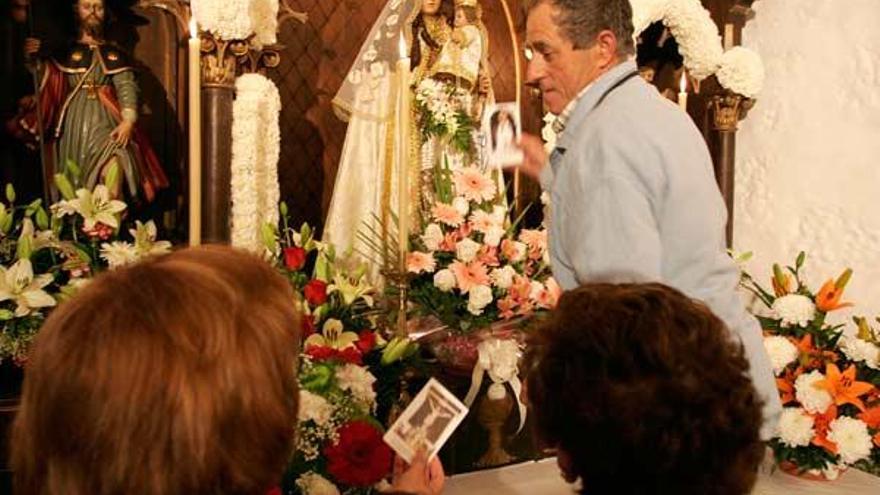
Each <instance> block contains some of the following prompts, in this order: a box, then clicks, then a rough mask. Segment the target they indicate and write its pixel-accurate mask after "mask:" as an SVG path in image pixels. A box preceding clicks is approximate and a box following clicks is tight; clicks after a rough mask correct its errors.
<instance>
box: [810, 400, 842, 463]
mask: <svg viewBox="0 0 880 495" xmlns="http://www.w3.org/2000/svg"><path fill="white" fill-rule="evenodd" d="M835 419H837V406H835V405H834V404H831V405H830V406H828V409H826V410H825V412H824V413H822V414H815V415H813V420H814V421H813V428H814V429H815V431H816V436H814V437H813V441H812V443H813V445H815V446H817V447H822V448H823V449H825V450H827V451H828V452H831V453H832V454H837V444H836V443H834V442H832V441H831V440H828V429H829V428H830V427H831V422H832V421H834V420H835Z"/></svg>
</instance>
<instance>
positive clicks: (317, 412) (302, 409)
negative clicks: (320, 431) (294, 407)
mask: <svg viewBox="0 0 880 495" xmlns="http://www.w3.org/2000/svg"><path fill="white" fill-rule="evenodd" d="M332 416H333V406H332V405H331V404H330V403H329V402H327V400H326V399H324V398H323V397H321V396H320V395H316V394H313V393H311V392H309V391H308V390H305V389H301V390H300V391H299V411H298V413H297V419H298V420H299V422H300V423H304V422H306V421H312V422H314V423H315V424H316V425H318V426H323V425H326V424H327V423H328V422H329V421H330V418H331V417H332Z"/></svg>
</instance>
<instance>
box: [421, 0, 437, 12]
mask: <svg viewBox="0 0 880 495" xmlns="http://www.w3.org/2000/svg"><path fill="white" fill-rule="evenodd" d="M440 1H441V0H422V13H423V14H427V15H435V14H436V13H437V11H439V10H440Z"/></svg>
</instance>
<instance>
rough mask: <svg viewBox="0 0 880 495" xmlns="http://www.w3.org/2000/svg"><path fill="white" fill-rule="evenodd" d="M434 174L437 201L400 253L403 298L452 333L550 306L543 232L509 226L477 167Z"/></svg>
mask: <svg viewBox="0 0 880 495" xmlns="http://www.w3.org/2000/svg"><path fill="white" fill-rule="evenodd" d="M435 177H436V179H435V181H436V183H437V184H436V198H437V201H436V203H435V204H434V205H433V207H432V208H431V211H430V218H427V219H425V222H424V226H423V228H422V231H421V234H420V235H418V236H415V237H413V238H412V239H411V245H412V251H411V252H409V253H408V255H407V260H406V269H407V271H408V272H409V273H410V274H411V275H412V277H413V278H412V281H411V284H410V292H409V297H410V300H411V301H413V302H415V303H416V304H417V305H418V307H419V309H420V310H421V311H422V312H423V313H425V314H430V315H433V316H435V317H437V318H438V319H439V320H440V321H441V322H443V323H444V324H445V325H447V326H448V327H450V328H451V329H453V330H456V331H460V332H468V331H470V330H474V329H479V328H483V327H486V326H488V325H489V324H491V323H493V322H496V321H499V320H509V319H511V318H514V317H527V316H530V315H531V314H532V313H533V312H535V311H536V310H545V309H550V308H553V307H554V306H555V305H556V303H557V301H558V299H559V296H560V294H561V290H560V288H559V285H558V284H557V283H556V281H555V280H553V278H552V277H551V276H550V266H549V255H548V252H547V231H546V230H545V229H537V230H529V229H522V230H520V231H519V232H517V223H518V222H514V224H513V225H510V224H509V222H508V220H507V209H506V208H505V207H504V206H503V203H502V200H501V198H502V195H501V194H499V191H498V186H497V182H496V180H495V179H494V178H493V177H491V176H490V174H488V173H485V172H483V171H482V170H480V169H479V168H477V167H464V168H460V169H457V170H455V171H454V172H453V171H450V170H449V169H445V170H442V171H438V172H437V173H436V174H435Z"/></svg>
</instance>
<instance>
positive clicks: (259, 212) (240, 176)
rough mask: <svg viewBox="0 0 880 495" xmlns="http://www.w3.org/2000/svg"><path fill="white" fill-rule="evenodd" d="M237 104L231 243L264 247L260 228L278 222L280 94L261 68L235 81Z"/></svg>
mask: <svg viewBox="0 0 880 495" xmlns="http://www.w3.org/2000/svg"><path fill="white" fill-rule="evenodd" d="M235 88H236V97H235V102H234V103H233V105H232V171H231V188H230V189H231V196H232V214H231V216H232V218H231V223H232V229H231V230H232V232H231V235H230V237H231V240H232V245H233V246H237V247H241V248H244V249H249V250H251V251H254V252H262V250H263V249H264V247H263V245H262V242H261V237H260V229H261V227H262V225H263V224H265V223H269V224H272V225H275V224H277V223H278V201H279V200H280V191H279V186H278V157H279V155H280V153H281V146H280V139H281V131H280V129H279V125H278V119H279V116H280V115H281V97H280V95H279V94H278V88H277V87H276V86H275V83H273V82H272V81H270V80H269V79H267V78H266V77H265V76H262V75H260V74H245V75H243V76H241V77H239V78H238V79H237V80H236V81H235Z"/></svg>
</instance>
